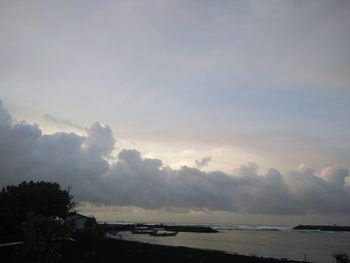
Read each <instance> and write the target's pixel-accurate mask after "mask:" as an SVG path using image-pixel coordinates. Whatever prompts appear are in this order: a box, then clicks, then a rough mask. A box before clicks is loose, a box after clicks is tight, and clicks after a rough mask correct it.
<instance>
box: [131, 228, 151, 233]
mask: <svg viewBox="0 0 350 263" xmlns="http://www.w3.org/2000/svg"><path fill="white" fill-rule="evenodd" d="M152 232H154V229H153V228H149V227H146V226H137V227H135V228H134V229H133V230H131V233H133V234H150V233H152Z"/></svg>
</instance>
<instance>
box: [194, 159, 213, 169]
mask: <svg viewBox="0 0 350 263" xmlns="http://www.w3.org/2000/svg"><path fill="white" fill-rule="evenodd" d="M210 161H211V156H208V157H205V158H203V159H202V160H199V161H198V160H196V161H195V163H196V166H197V168H203V167H205V166H207V165H208V164H209V162H210Z"/></svg>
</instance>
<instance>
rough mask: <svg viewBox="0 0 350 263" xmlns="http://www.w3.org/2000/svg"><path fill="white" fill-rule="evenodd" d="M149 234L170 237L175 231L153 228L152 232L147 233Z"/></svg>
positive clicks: (175, 233)
mask: <svg viewBox="0 0 350 263" xmlns="http://www.w3.org/2000/svg"><path fill="white" fill-rule="evenodd" d="M149 234H150V235H151V236H158V237H171V236H176V235H177V232H176V231H165V230H161V229H159V230H154V231H153V232H151V233H149Z"/></svg>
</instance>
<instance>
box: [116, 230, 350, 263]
mask: <svg viewBox="0 0 350 263" xmlns="http://www.w3.org/2000/svg"><path fill="white" fill-rule="evenodd" d="M201 226H203V225H201ZM204 226H210V227H213V228H215V229H217V230H218V231H219V232H218V233H186V232H179V233H178V234H177V235H176V236H174V237H159V236H156V237H155V236H149V235H142V234H132V233H130V232H121V233H119V234H118V238H122V239H125V240H131V241H139V242H146V243H151V244H160V245H167V246H184V247H192V248H200V249H210V250H219V251H225V252H227V253H232V254H235V253H237V254H241V255H248V256H251V255H254V256H259V257H260V256H262V257H272V258H286V259H290V260H298V261H308V262H321V263H329V262H336V261H335V259H334V257H333V254H334V253H346V254H348V255H349V256H350V232H327V231H310V230H294V229H293V227H291V226H262V225H219V224H216V225H208V224H206V225H204Z"/></svg>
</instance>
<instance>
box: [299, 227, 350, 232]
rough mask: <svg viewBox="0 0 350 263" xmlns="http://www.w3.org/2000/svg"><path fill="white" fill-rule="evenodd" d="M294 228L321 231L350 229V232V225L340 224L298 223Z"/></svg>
mask: <svg viewBox="0 0 350 263" xmlns="http://www.w3.org/2000/svg"><path fill="white" fill-rule="evenodd" d="M293 229H295V230H319V231H349V232H350V226H338V225H298V226H296V227H294V228H293Z"/></svg>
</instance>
